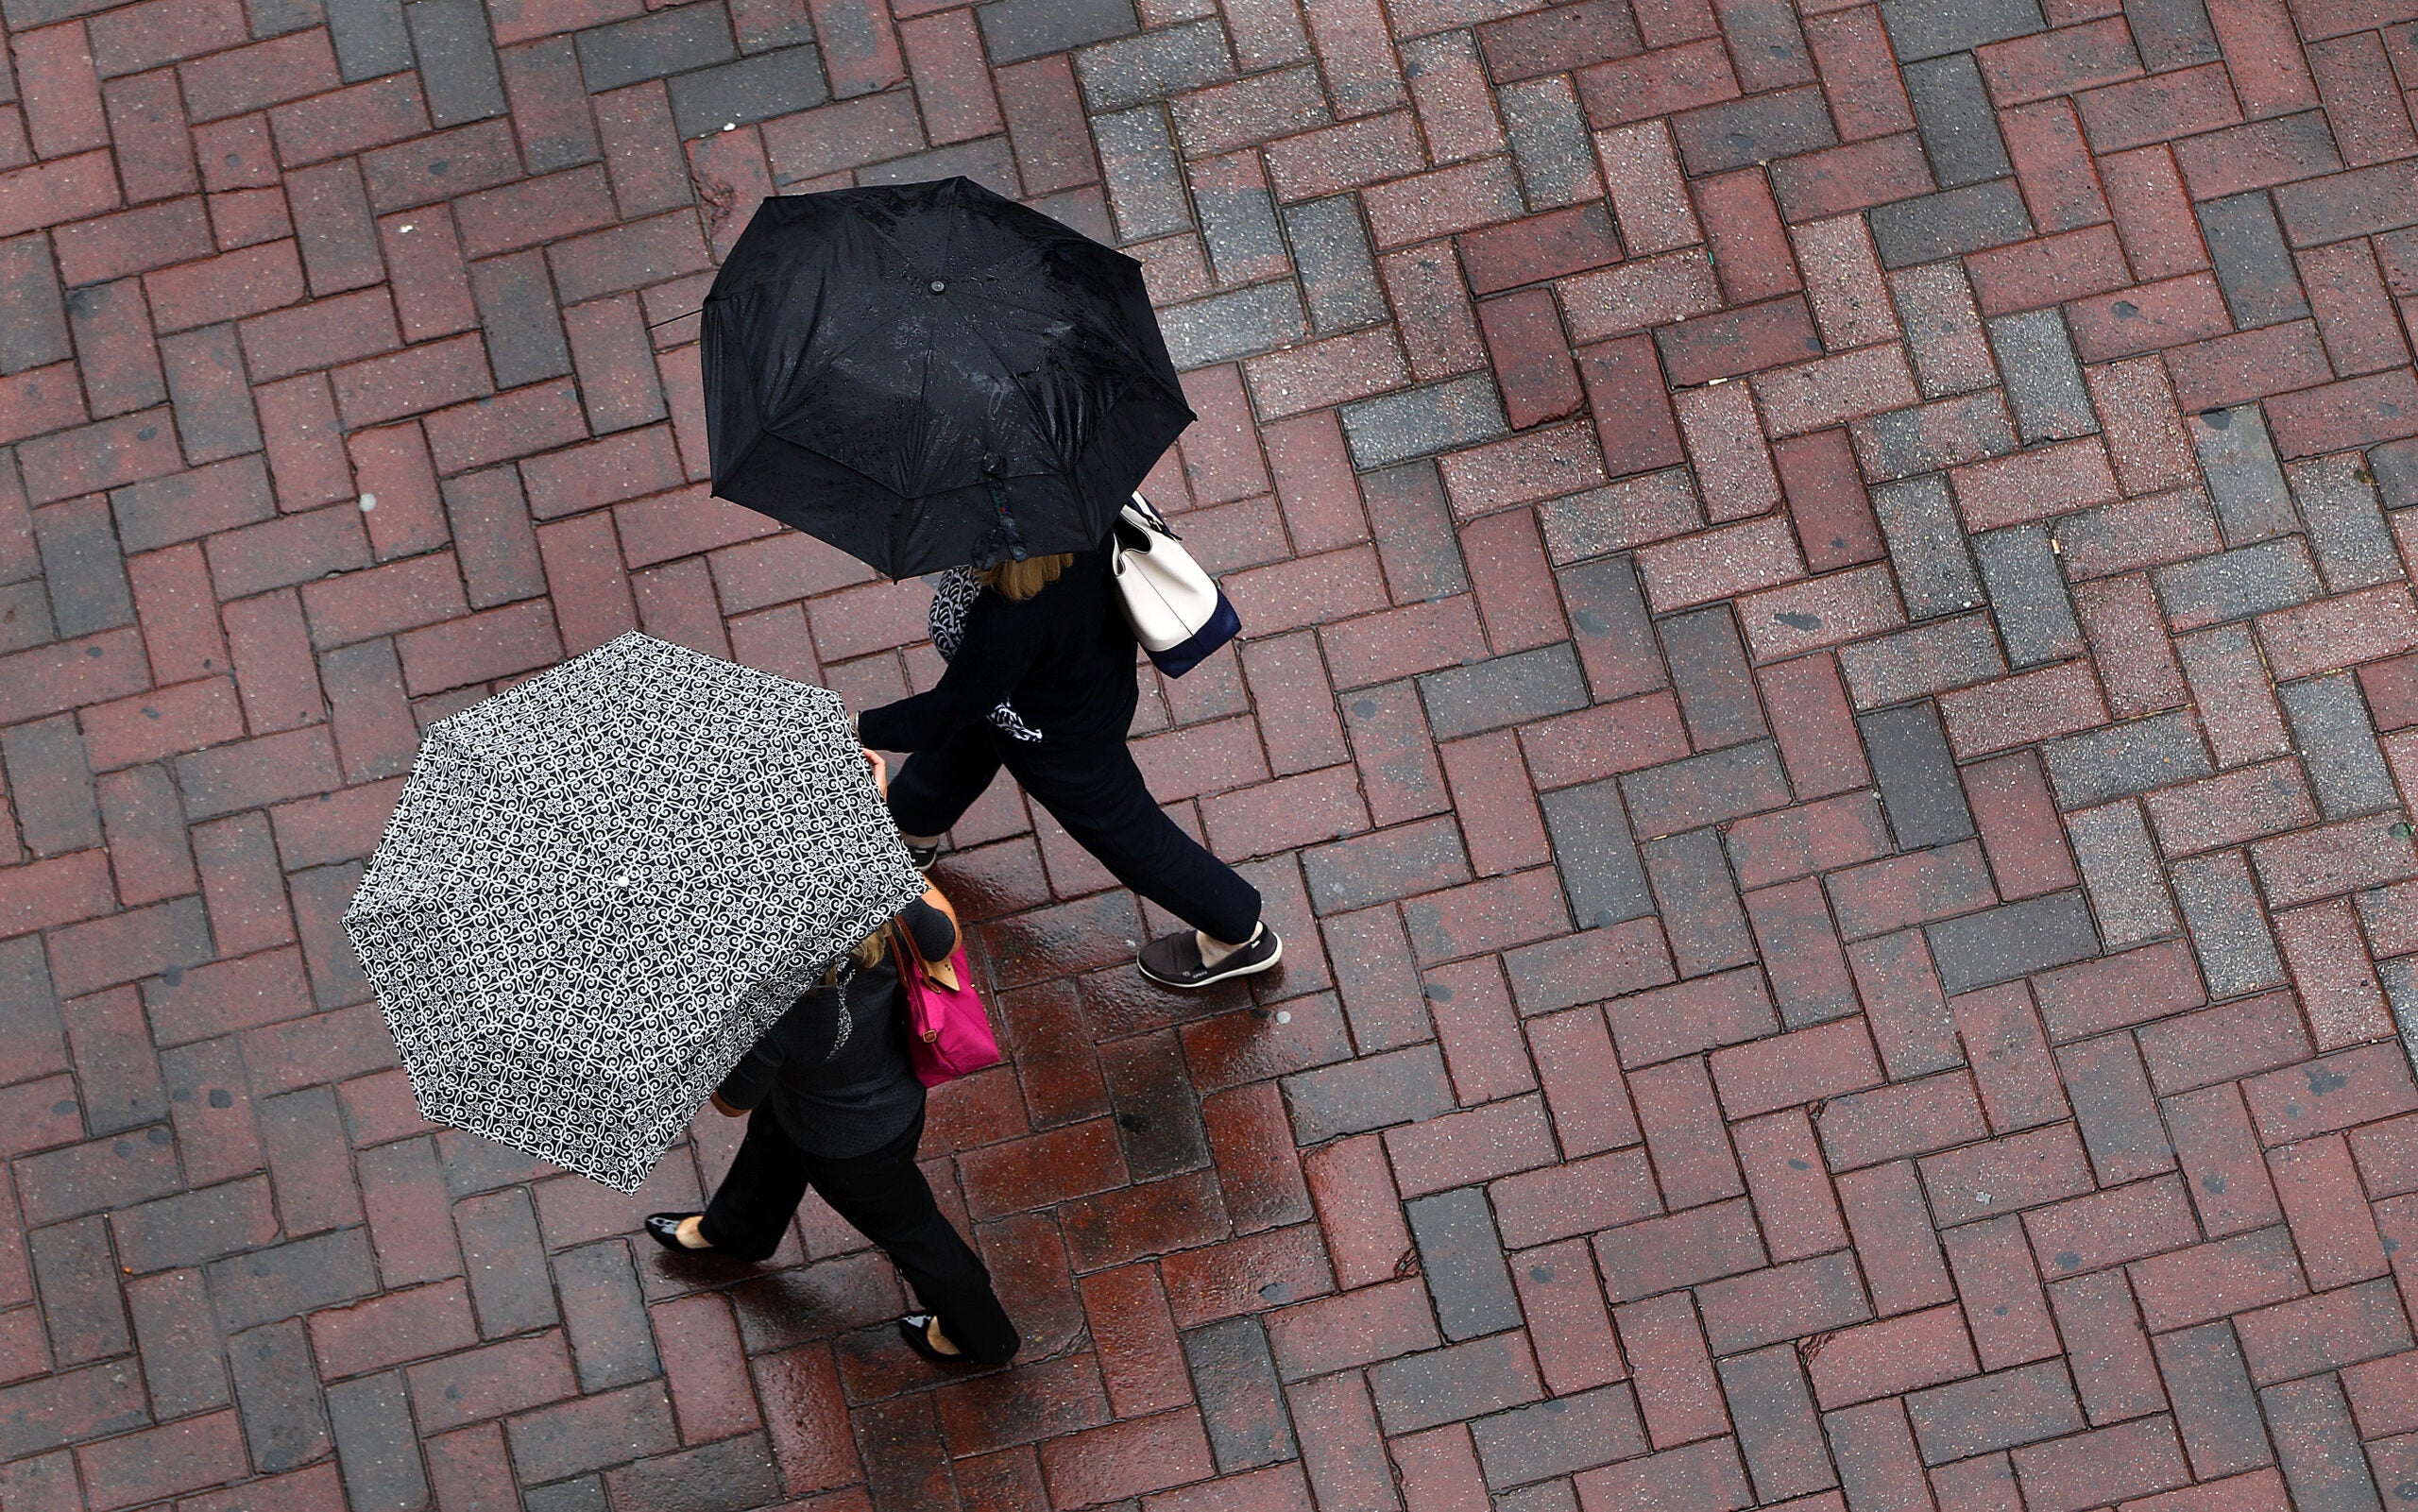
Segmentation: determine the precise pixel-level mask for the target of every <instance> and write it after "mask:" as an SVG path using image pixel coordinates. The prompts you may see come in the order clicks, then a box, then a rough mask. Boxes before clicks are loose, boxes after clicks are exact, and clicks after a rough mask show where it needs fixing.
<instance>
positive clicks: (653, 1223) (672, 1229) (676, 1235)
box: [646, 1213, 714, 1255]
mask: <svg viewBox="0 0 2418 1512" xmlns="http://www.w3.org/2000/svg"><path fill="white" fill-rule="evenodd" d="M697 1216H699V1215H698V1214H694V1213H650V1214H648V1215H646V1232H647V1234H648V1236H649V1237H650V1238H652V1239H654V1240H655V1242H656V1244H659V1245H661V1246H663V1248H664V1249H669V1250H671V1251H672V1252H673V1254H675V1255H709V1254H712V1253H713V1250H714V1247H713V1246H711V1245H707V1246H706V1247H705V1248H703V1249H699V1248H698V1247H696V1246H695V1245H686V1244H682V1243H681V1242H680V1225H682V1224H684V1223H686V1222H688V1221H689V1220H690V1218H693V1217H697Z"/></svg>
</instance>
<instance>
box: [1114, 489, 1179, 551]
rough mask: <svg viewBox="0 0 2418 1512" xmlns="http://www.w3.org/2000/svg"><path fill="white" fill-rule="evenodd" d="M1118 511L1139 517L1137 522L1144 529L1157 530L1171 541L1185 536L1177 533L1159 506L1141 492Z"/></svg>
mask: <svg viewBox="0 0 2418 1512" xmlns="http://www.w3.org/2000/svg"><path fill="white" fill-rule="evenodd" d="M1118 513H1119V514H1122V515H1131V516H1134V517H1137V523H1139V524H1140V525H1141V526H1142V528H1143V529H1145V530H1153V531H1156V532H1158V533H1159V534H1160V535H1164V536H1166V538H1167V539H1169V540H1171V541H1180V540H1182V539H1183V536H1181V535H1177V534H1176V533H1175V527H1174V526H1172V525H1170V524H1168V523H1167V518H1166V516H1165V515H1162V514H1160V513H1159V506H1158V505H1156V504H1154V503H1152V502H1150V501H1149V500H1147V499H1145V498H1143V497H1142V496H1141V495H1140V494H1135V495H1134V496H1133V498H1132V501H1130V502H1128V503H1127V504H1126V505H1125V507H1124V508H1123V509H1121V510H1119V511H1118Z"/></svg>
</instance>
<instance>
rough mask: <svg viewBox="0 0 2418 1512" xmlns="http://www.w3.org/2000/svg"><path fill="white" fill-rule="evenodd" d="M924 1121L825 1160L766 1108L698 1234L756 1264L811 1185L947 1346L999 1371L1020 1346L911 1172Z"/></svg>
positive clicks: (986, 1276) (774, 1245)
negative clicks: (884, 1258) (894, 1271)
mask: <svg viewBox="0 0 2418 1512" xmlns="http://www.w3.org/2000/svg"><path fill="white" fill-rule="evenodd" d="M923 1135H924V1115H923V1114H922V1113H917V1114H916V1115H915V1121H914V1122H913V1123H912V1124H910V1125H909V1126H908V1127H907V1130H906V1132H904V1133H902V1134H900V1135H899V1136H898V1137H897V1138H896V1139H894V1140H892V1141H891V1142H890V1143H889V1144H887V1145H883V1146H881V1147H879V1148H877V1149H872V1150H868V1151H866V1152H865V1153H864V1154H862V1155H850V1156H846V1157H844V1158H833V1157H830V1156H825V1155H816V1154H814V1153H812V1152H811V1151H809V1150H805V1149H801V1148H799V1147H798V1146H797V1143H796V1141H794V1140H792V1139H791V1138H790V1136H789V1134H788V1132H787V1131H786V1130H783V1129H782V1128H781V1121H780V1119H779V1118H777V1117H776V1116H775V1115H774V1113H773V1111H772V1109H771V1108H770V1107H769V1106H765V1107H758V1109H757V1110H756V1112H755V1113H752V1114H751V1115H749V1117H748V1120H747V1137H746V1138H745V1139H744V1140H742V1141H741V1142H740V1146H739V1155H738V1157H737V1158H736V1159H734V1160H733V1161H732V1162H731V1164H730V1174H729V1175H727V1176H725V1177H724V1178H723V1179H722V1185H721V1186H720V1187H719V1188H717V1189H716V1190H715V1192H714V1199H713V1201H711V1202H710V1203H707V1206H706V1215H705V1219H704V1221H703V1222H702V1223H700V1224H699V1225H698V1231H699V1232H701V1233H702V1234H703V1235H704V1237H705V1240H706V1242H707V1244H710V1245H712V1246H713V1247H714V1248H715V1249H719V1250H721V1251H723V1252H724V1254H727V1255H729V1256H730V1257H731V1258H732V1259H734V1260H762V1259H764V1258H765V1257H767V1256H769V1255H770V1254H772V1252H773V1251H774V1250H775V1249H778V1248H780V1243H781V1233H782V1231H783V1230H785V1229H786V1228H788V1226H789V1221H790V1219H791V1217H792V1216H793V1215H795V1214H796V1213H797V1205H798V1203H799V1202H801V1201H803V1200H804V1199H805V1198H806V1189H807V1188H808V1187H809V1186H811V1187H813V1188H814V1189H815V1190H816V1191H818V1192H820V1193H822V1194H823V1200H825V1201H826V1202H828V1203H830V1204H831V1211H832V1212H834V1213H837V1214H838V1215H840V1216H842V1217H843V1218H845V1219H847V1220H848V1222H849V1223H850V1224H851V1225H853V1226H854V1227H855V1228H856V1230H857V1232H859V1233H861V1234H863V1235H864V1236H865V1237H866V1238H868V1239H871V1240H872V1241H873V1242H874V1243H876V1244H877V1245H879V1246H881V1248H882V1249H883V1250H884V1251H885V1252H887V1253H888V1254H889V1256H890V1258H891V1260H892V1261H893V1262H894V1264H895V1265H896V1266H898V1273H899V1274H900V1275H902V1276H905V1277H906V1278H907V1282H908V1284H910V1285H911V1286H913V1287H914V1288H915V1295H916V1296H917V1297H918V1298H920V1299H921V1300H923V1304H924V1305H925V1306H926V1307H927V1308H929V1309H930V1310H931V1311H932V1312H934V1313H936V1314H938V1315H939V1317H940V1320H941V1331H942V1332H943V1333H945V1334H947V1335H948V1336H949V1341H950V1342H951V1343H953V1344H955V1345H956V1346H957V1347H958V1348H959V1349H961V1350H963V1351H965V1352H966V1354H967V1355H968V1356H969V1357H970V1358H972V1359H974V1360H976V1361H979V1363H981V1364H983V1365H1003V1364H1005V1363H1007V1361H1008V1360H1009V1359H1010V1358H1012V1357H1013V1355H1014V1354H1015V1352H1016V1348H1017V1346H1018V1345H1020V1344H1021V1343H1022V1342H1023V1341H1022V1340H1021V1339H1019V1338H1018V1337H1017V1336H1016V1326H1015V1324H1014V1323H1013V1322H1011V1321H1009V1319H1008V1314H1007V1309H1005V1308H1003V1307H1001V1306H1000V1305H999V1299H998V1295H997V1294H996V1292H994V1291H992V1289H991V1272H990V1271H989V1270H988V1269H986V1268H985V1267H984V1266H983V1264H982V1260H981V1257H980V1256H979V1255H977V1254H975V1252H974V1249H973V1247H972V1246H970V1245H968V1244H967V1243H966V1242H965V1240H964V1239H963V1238H962V1236H960V1234H959V1233H958V1232H957V1230H956V1229H955V1228H953V1227H951V1226H950V1224H949V1221H948V1215H946V1214H945V1213H943V1212H941V1210H940V1204H938V1203H937V1202H935V1201H933V1200H932V1189H931V1186H930V1184H929V1183H928V1182H927V1181H925V1180H924V1173H923V1172H922V1171H921V1170H919V1169H917V1168H916V1165H915V1146H916V1144H917V1142H918V1141H920V1140H921V1139H922V1138H923Z"/></svg>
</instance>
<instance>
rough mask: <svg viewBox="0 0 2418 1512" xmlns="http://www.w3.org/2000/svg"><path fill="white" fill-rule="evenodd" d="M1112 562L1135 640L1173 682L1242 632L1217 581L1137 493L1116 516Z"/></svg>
mask: <svg viewBox="0 0 2418 1512" xmlns="http://www.w3.org/2000/svg"><path fill="white" fill-rule="evenodd" d="M1108 561H1109V570H1110V572H1111V573H1112V574H1113V575H1114V576H1115V580H1116V591H1117V595H1118V597H1120V598H1122V599H1123V600H1124V601H1125V618H1126V619H1127V620H1130V621H1132V625H1133V638H1134V639H1136V640H1139V641H1140V642H1141V643H1142V649H1143V650H1144V651H1145V652H1147V653H1149V657H1150V663H1151V665H1152V666H1155V667H1156V668H1158V670H1159V671H1163V672H1165V673H1166V674H1167V675H1168V676H1169V677H1181V676H1183V674H1184V673H1185V672H1188V671H1191V670H1192V669H1193V668H1195V667H1197V666H1199V665H1200V661H1201V659H1202V658H1203V657H1205V656H1207V655H1208V654H1210V653H1211V652H1213V651H1216V650H1217V649H1218V647H1219V646H1222V645H1224V644H1225V643H1226V642H1227V641H1229V640H1232V639H1233V638H1234V637H1235V632H1236V631H1238V630H1240V629H1241V628H1242V618H1241V617H1240V616H1239V615H1237V614H1235V606H1234V605H1233V604H1232V603H1229V602H1227V599H1226V595H1225V594H1224V593H1223V592H1221V591H1219V589H1218V583H1217V580H1216V579H1215V578H1212V577H1211V576H1210V575H1209V574H1208V573H1206V572H1204V571H1202V570H1201V569H1200V563H1198V562H1195V561H1194V560H1193V559H1192V553H1191V552H1187V551H1185V550H1184V549H1183V545H1182V544H1181V543H1180V542H1179V541H1178V539H1177V537H1176V534H1175V532H1174V531H1173V530H1172V529H1170V528H1169V527H1168V525H1167V522H1166V518H1164V517H1162V516H1161V515H1160V514H1159V512H1158V511H1157V510H1155V509H1153V508H1151V507H1150V505H1149V501H1147V500H1145V499H1144V498H1143V497H1142V496H1141V495H1140V494H1135V495H1134V496H1133V501H1132V503H1129V504H1127V505H1126V506H1125V507H1124V509H1123V510H1122V511H1120V512H1119V513H1118V516H1117V520H1116V529H1115V533H1114V534H1112V535H1110V536H1109V541H1108Z"/></svg>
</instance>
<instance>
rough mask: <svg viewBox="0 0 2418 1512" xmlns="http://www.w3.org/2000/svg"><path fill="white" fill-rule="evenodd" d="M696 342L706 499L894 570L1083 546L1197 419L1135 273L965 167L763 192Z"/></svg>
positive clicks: (709, 299)
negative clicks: (938, 174)
mask: <svg viewBox="0 0 2418 1512" xmlns="http://www.w3.org/2000/svg"><path fill="white" fill-rule="evenodd" d="M705 348H706V349H705V388H706V432H707V438H708V440H709V442H710V444H711V450H712V453H713V478H714V492H716V493H717V494H720V495H721V496H722V497H723V498H724V499H728V500H730V501H733V502H736V503H741V504H745V505H746V506H747V507H749V508H750V509H756V510H760V511H762V512H763V513H765V514H767V515H770V516H772V517H773V518H775V519H778V520H780V521H782V522H783V523H785V524H789V525H792V526H794V527H796V528H797V529H799V530H802V531H804V532H806V533H807V534H808V535H813V536H817V537H819V538H821V539H823V540H826V541H828V542H830V543H831V544H832V545H834V546H837V547H839V548H840V549H841V550H842V551H843V552H848V553H849V554H850V555H852V556H855V557H857V558H859V559H860V560H861V561H863V562H865V563H867V564H869V565H870V566H872V567H873V568H874V569H876V570H877V571H880V572H882V573H885V574H887V575H889V576H891V577H894V578H901V577H911V576H914V575H916V574H918V573H923V572H929V571H934V570H937V569H943V568H951V567H963V566H965V565H966V564H968V563H972V564H974V565H975V566H978V567H982V566H988V565H990V564H991V563H993V562H996V561H999V560H1002V559H1005V558H1008V557H1017V558H1021V557H1023V556H1024V555H1026V554H1027V553H1032V554H1041V553H1046V552H1080V551H1088V550H1090V549H1092V548H1094V547H1097V546H1098V545H1099V544H1100V543H1101V542H1102V541H1103V540H1105V539H1107V537H1108V533H1109V530H1110V528H1111V527H1112V526H1113V525H1114V524H1115V520H1116V512H1117V510H1118V508H1119V507H1120V506H1121V505H1122V504H1123V503H1124V501H1125V500H1126V499H1127V497H1128V496H1130V495H1131V494H1132V492H1133V491H1134V489H1135V488H1136V487H1138V486H1139V485H1140V484H1141V482H1142V478H1143V476H1144V474H1146V473H1148V472H1149V470H1150V467H1151V466H1152V464H1154V463H1156V462H1157V461H1158V459H1159V456H1160V454H1161V453H1163V452H1165V451H1166V449H1167V447H1168V446H1169V445H1170V444H1171V443H1172V442H1173V441H1174V440H1175V438H1176V435H1177V433H1179V432H1181V431H1182V430H1183V428H1184V427H1185V426H1186V425H1188V424H1190V423H1191V422H1192V418H1193V415H1192V411H1191V410H1190V409H1189V408H1188V407H1187V406H1186V405H1185V403H1184V400H1183V388H1182V387H1181V386H1180V385H1179V384H1178V383H1177V382H1176V376H1175V365H1174V364H1173V363H1172V362H1170V361H1169V360H1168V357H1167V348H1166V340H1165V338H1164V337H1162V336H1161V335H1160V333H1159V323H1158V317H1157V316H1156V315H1155V314H1153V313H1152V312H1151V309H1150V300H1149V294H1148V293H1147V292H1146V291H1145V290H1144V289H1143V286H1142V270H1141V264H1140V263H1136V262H1134V261H1133V260H1132V258H1129V257H1126V256H1124V255H1123V254H1122V253H1118V252H1114V251H1111V250H1110V249H1109V248H1107V247H1105V246H1100V245H1099V244H1098V242H1095V241H1093V240H1091V239H1090V238H1089V237H1086V236H1083V235H1081V234H1080V233H1078V232H1076V231H1074V230H1071V229H1068V228H1066V227H1064V226H1063V225H1060V224H1059V223H1058V222H1056V221H1054V220H1051V219H1050V218H1049V217H1048V216H1047V215H1043V214H1041V213H1039V212H1034V211H1030V210H1027V209H1025V208H1024V207H1023V206H1021V205H1018V204H1016V203H1015V202H1014V201H1013V200H1009V199H1003V198H1001V197H1000V196H999V195H995V194H993V193H992V192H991V191H989V190H987V189H985V188H983V187H982V186H981V185H979V184H977V183H973V182H971V181H969V180H967V179H964V178H948V179H943V180H941V181H939V182H937V183H920V184H898V185H886V186H882V187H878V188H868V189H841V190H833V191H831V192H829V193H827V194H820V195H779V196H775V197H774V198H770V199H767V200H765V201H764V202H763V204H762V205H761V206H760V207H759V208H758V210H757V212H756V215H755V218H754V219H753V220H751V221H750V222H748V225H747V229H746V230H745V231H744V232H742V233H741V236H740V238H739V241H738V242H737V243H736V244H735V245H734V246H732V247H731V249H730V256H729V258H728V259H727V260H725V261H724V263H723V266H722V271H721V273H720V274H718V275H716V277H715V279H714V283H713V288H712V290H711V291H710V292H709V293H708V294H707V296H706V306H705Z"/></svg>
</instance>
